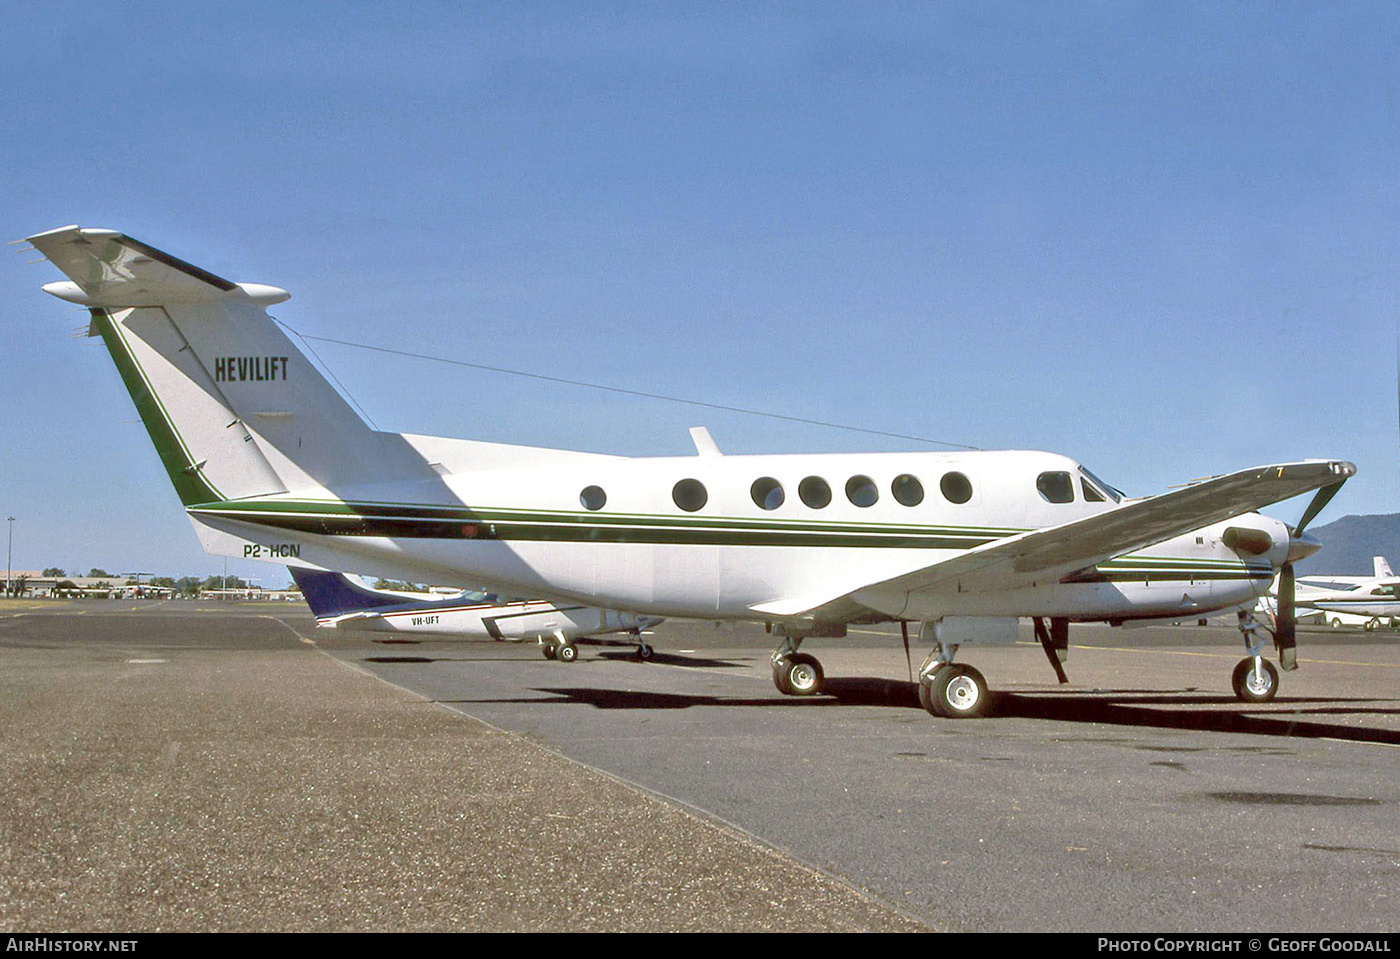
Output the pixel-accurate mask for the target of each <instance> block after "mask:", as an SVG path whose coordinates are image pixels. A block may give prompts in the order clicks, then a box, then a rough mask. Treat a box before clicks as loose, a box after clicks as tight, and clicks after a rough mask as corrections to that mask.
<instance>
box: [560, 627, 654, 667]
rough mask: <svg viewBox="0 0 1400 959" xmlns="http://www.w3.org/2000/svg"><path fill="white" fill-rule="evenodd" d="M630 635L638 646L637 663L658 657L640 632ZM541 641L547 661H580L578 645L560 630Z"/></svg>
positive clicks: (586, 640)
mask: <svg viewBox="0 0 1400 959" xmlns="http://www.w3.org/2000/svg"><path fill="white" fill-rule="evenodd" d="M630 635H631V637H632V641H633V642H635V643H636V644H637V662H639V663H646V662H650V661H651V658H652V657H653V656H655V655H656V650H655V649H653V648H652V645H651V643H648V642H647V641H646V639H645V638H643V636H642V634H641V633H640V632H633V633H631V634H630ZM539 641H540V651H541V652H542V653H544V658H545V659H556V660H558V661H559V662H561V663H572V662H574V661H575V660H577V659H578V645H577V644H576V643H574V642H572V641H571V640H570V639H568V638H567V637H566V636H565V635H564V634H563V633H562V632H559V631H558V630H556V631H555V633H554V635H553V636H552V637H548V638H546V637H544V636H541V637H540V640H539ZM584 641H585V642H588V641H589V640H588V639H587V637H584Z"/></svg>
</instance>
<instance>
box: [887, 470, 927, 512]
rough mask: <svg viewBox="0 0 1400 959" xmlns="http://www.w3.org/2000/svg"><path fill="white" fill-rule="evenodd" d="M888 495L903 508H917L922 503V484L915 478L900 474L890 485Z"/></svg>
mask: <svg viewBox="0 0 1400 959" xmlns="http://www.w3.org/2000/svg"><path fill="white" fill-rule="evenodd" d="M890 493H891V494H892V495H893V496H894V498H895V499H896V500H898V501H899V502H900V503H902V504H903V505H905V506H918V505H919V504H920V503H922V502H923V501H924V484H923V483H920V482H919V478H918V477H917V476H910V475H909V474H908V473H902V474H901V475H899V476H896V477H895V478H894V482H893V483H891V484H890Z"/></svg>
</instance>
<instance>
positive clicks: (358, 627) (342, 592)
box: [288, 566, 661, 663]
mask: <svg viewBox="0 0 1400 959" xmlns="http://www.w3.org/2000/svg"><path fill="white" fill-rule="evenodd" d="M288 569H289V570H290V571H291V574H292V579H294V580H296V584H297V588H298V589H300V590H301V595H302V597H303V598H305V600H306V605H308V606H310V607H311V612H312V614H313V615H315V617H316V625H317V626H319V627H321V628H323V629H342V630H345V631H347V632H367V633H412V634H419V633H427V634H429V635H449V636H465V637H475V638H480V639H494V640H496V641H498V642H503V643H539V645H540V648H541V649H542V650H543V652H544V656H545V659H557V660H559V661H560V662H561V663H572V662H573V661H574V660H575V659H577V658H578V641H579V640H580V639H587V638H590V637H594V636H601V635H604V634H606V633H627V634H628V635H629V636H631V637H632V639H633V641H634V642H635V643H636V646H637V658H638V659H640V660H642V661H643V662H645V661H646V660H648V659H651V655H652V648H651V644H650V643H648V642H647V641H646V640H645V639H643V638H642V630H644V629H650V628H651V627H653V626H655V625H656V624H657V623H659V622H661V618H660V617H659V616H638V615H637V614H636V613H623V612H618V611H617V610H612V609H594V608H592V607H589V606H580V605H578V604H577V603H565V604H557V603H550V602H546V601H544V600H523V599H522V600H502V599H501V598H500V597H499V596H496V595H495V594H494V593H486V592H479V591H469V590H462V591H461V592H457V593H453V594H451V595H447V596H425V595H423V594H421V593H398V592H393V591H390V590H383V589H373V588H371V587H369V586H363V585H361V584H359V583H357V582H355V581H354V580H352V579H351V578H350V577H349V576H346V575H345V574H344V573H325V572H321V571H319V570H312V569H299V568H297V567H295V566H290V567H288Z"/></svg>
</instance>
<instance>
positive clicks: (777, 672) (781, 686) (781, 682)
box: [773, 656, 792, 696]
mask: <svg viewBox="0 0 1400 959" xmlns="http://www.w3.org/2000/svg"><path fill="white" fill-rule="evenodd" d="M790 665H792V664H791V662H790V661H789V660H788V658H787V657H786V656H783V657H779V658H777V659H774V660H773V685H774V686H776V687H777V688H778V692H780V693H782V694H783V695H784V696H791V695H792V687H791V686H789V685H788V684H787V674H788V666H790Z"/></svg>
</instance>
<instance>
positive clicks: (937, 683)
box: [919, 663, 992, 719]
mask: <svg viewBox="0 0 1400 959" xmlns="http://www.w3.org/2000/svg"><path fill="white" fill-rule="evenodd" d="M919 702H921V703H923V706H924V708H925V709H927V710H928V711H929V712H930V713H932V714H933V715H935V716H944V717H946V718H948V719H963V718H972V717H977V716H985V715H987V713H988V712H989V711H990V710H991V708H992V693H991V690H990V689H988V688H987V681H986V680H985V679H984V678H982V674H981V673H979V672H978V671H977V670H975V669H973V668H972V667H971V666H963V665H960V664H957V663H949V664H947V665H944V666H940V667H939V668H938V669H937V670H936V671H935V672H934V674H933V676H932V680H931V682H929V683H927V684H925V683H920V684H919Z"/></svg>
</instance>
